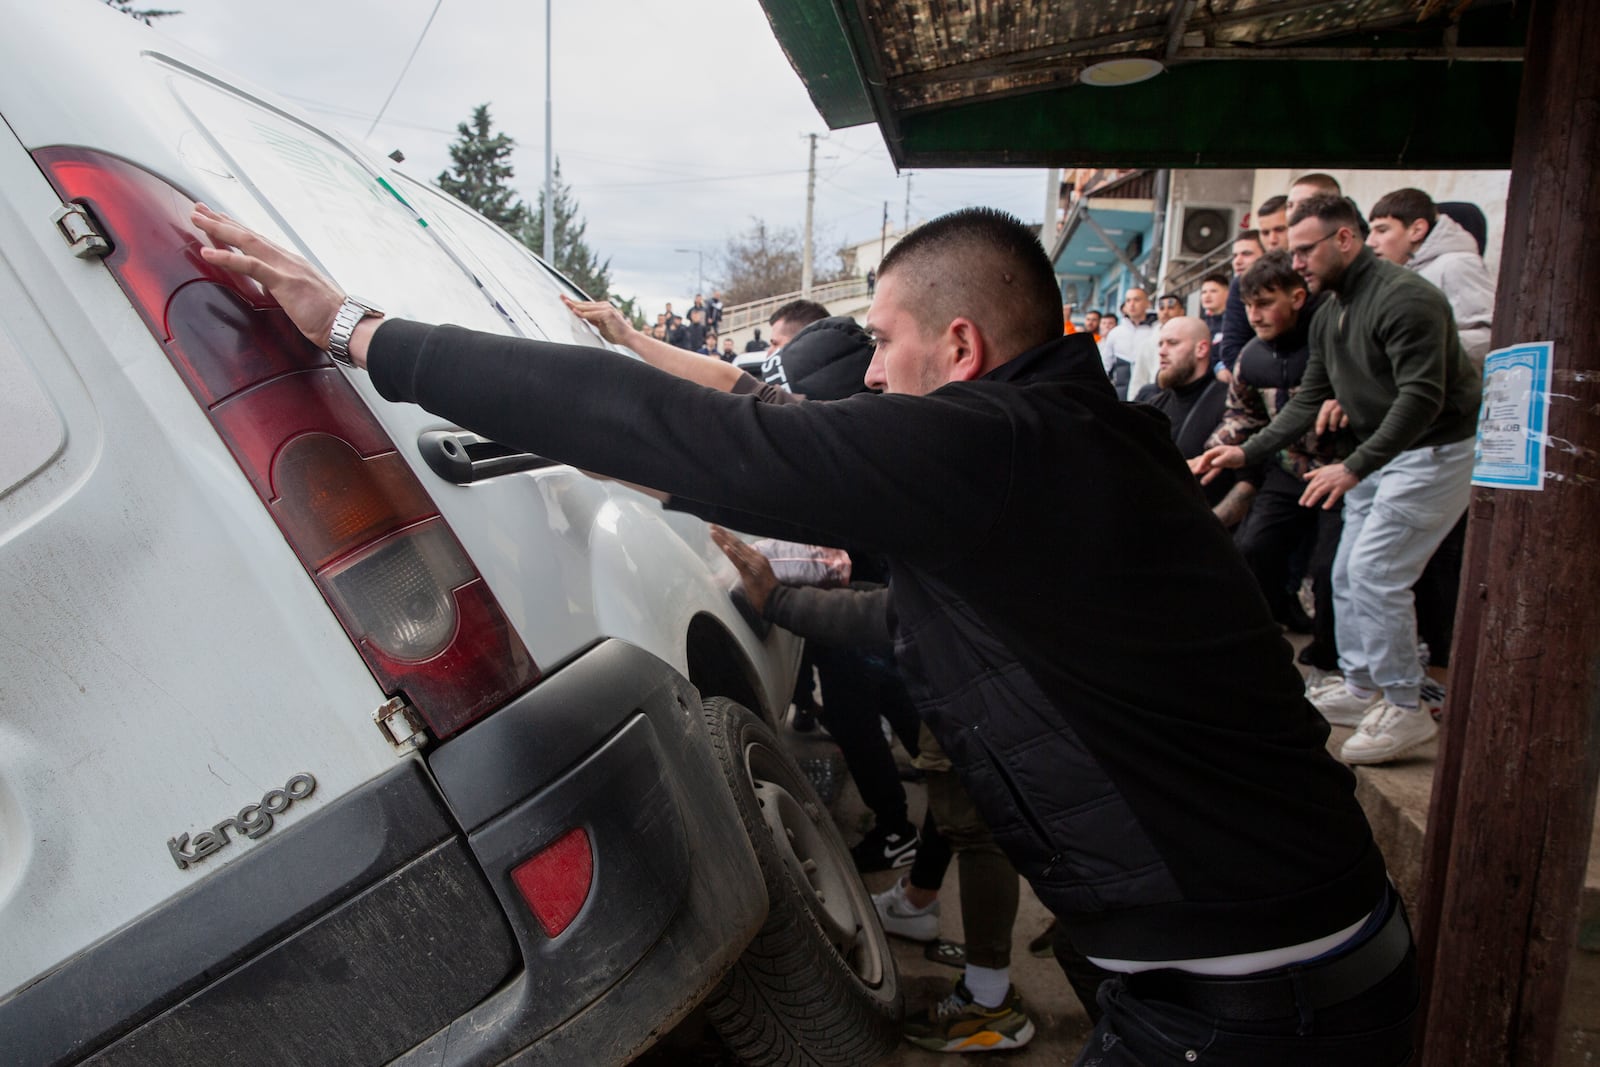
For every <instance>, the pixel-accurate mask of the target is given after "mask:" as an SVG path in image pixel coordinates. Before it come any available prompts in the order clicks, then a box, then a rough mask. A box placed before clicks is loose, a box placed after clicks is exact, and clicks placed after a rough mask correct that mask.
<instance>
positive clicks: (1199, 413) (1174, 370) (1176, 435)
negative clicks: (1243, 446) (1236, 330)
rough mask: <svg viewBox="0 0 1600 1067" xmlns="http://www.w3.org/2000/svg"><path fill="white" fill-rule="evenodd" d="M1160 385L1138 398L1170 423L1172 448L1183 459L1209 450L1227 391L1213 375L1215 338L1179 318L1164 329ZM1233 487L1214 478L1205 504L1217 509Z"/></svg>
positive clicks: (1156, 383) (1194, 323)
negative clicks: (1212, 355)
mask: <svg viewBox="0 0 1600 1067" xmlns="http://www.w3.org/2000/svg"><path fill="white" fill-rule="evenodd" d="M1156 360H1157V365H1158V369H1157V371H1156V380H1155V381H1154V382H1152V383H1150V384H1149V385H1147V386H1145V387H1144V388H1143V389H1141V390H1139V395H1138V396H1136V397H1134V399H1135V400H1137V401H1138V402H1139V403H1141V404H1149V405H1150V406H1151V407H1153V408H1155V409H1156V410H1157V411H1159V412H1161V414H1163V415H1165V416H1166V417H1167V420H1168V421H1169V422H1170V423H1171V424H1172V443H1173V444H1175V445H1177V446H1178V451H1179V452H1181V453H1182V454H1183V458H1184V459H1192V458H1193V457H1195V456H1198V455H1199V454H1200V453H1202V452H1204V451H1205V450H1206V441H1207V440H1208V439H1209V438H1210V437H1211V431H1213V430H1215V429H1216V428H1217V423H1219V422H1221V421H1222V411H1223V408H1224V407H1225V406H1226V404H1227V400H1228V386H1227V385H1226V384H1225V383H1224V382H1221V381H1218V380H1217V376H1216V375H1215V374H1213V373H1212V371H1211V338H1210V337H1209V336H1208V331H1207V330H1206V324H1205V323H1203V322H1201V321H1200V320H1199V319H1191V318H1189V317H1188V316H1179V317H1178V318H1175V319H1168V320H1167V321H1166V322H1164V323H1162V325H1161V334H1160V336H1159V337H1158V338H1157V339H1156ZM1232 486H1233V483H1232V482H1224V481H1223V479H1221V478H1213V479H1212V480H1211V481H1210V482H1209V483H1208V484H1207V485H1205V486H1204V492H1205V495H1206V502H1207V503H1208V504H1211V505H1212V506H1215V505H1216V504H1217V502H1218V501H1220V500H1221V499H1222V498H1223V497H1224V496H1226V495H1227V493H1228V490H1229V489H1230V488H1232Z"/></svg>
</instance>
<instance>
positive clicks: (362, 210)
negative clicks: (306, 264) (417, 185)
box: [171, 69, 510, 333]
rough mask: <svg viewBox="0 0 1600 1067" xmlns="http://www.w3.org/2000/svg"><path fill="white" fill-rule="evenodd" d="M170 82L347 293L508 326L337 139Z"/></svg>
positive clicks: (198, 86)
mask: <svg viewBox="0 0 1600 1067" xmlns="http://www.w3.org/2000/svg"><path fill="white" fill-rule="evenodd" d="M171 86H172V90H173V93H174V94H175V95H176V96H177V98H178V100H179V102H180V103H182V104H183V106H184V107H185V108H186V109H187V110H188V111H189V113H190V114H191V116H193V118H194V120H195V125H196V126H197V127H198V128H199V129H200V130H201V131H202V132H203V133H204V134H205V135H206V137H207V138H208V139H209V140H210V141H211V142H212V146H213V147H214V148H215V149H216V150H217V152H218V153H219V154H221V155H222V157H223V159H224V161H225V162H226V163H227V165H228V167H229V169H230V170H231V171H232V172H233V174H234V175H235V176H237V177H238V178H239V180H240V181H241V182H242V183H243V184H244V185H245V186H246V187H247V189H248V190H249V191H251V192H253V193H255V195H256V197H257V199H258V200H259V201H260V202H261V204H262V205H263V206H264V207H265V208H266V211H267V212H268V213H269V214H270V215H272V216H273V217H274V219H275V221H276V222H277V223H278V226H279V227H281V228H282V230H283V231H285V232H287V233H289V234H291V235H292V236H293V238H294V240H295V241H296V242H297V243H298V244H299V245H300V250H302V251H304V252H306V253H307V254H308V255H309V257H310V258H311V259H313V260H314V261H316V262H317V263H318V264H319V265H320V266H321V267H322V269H323V270H325V271H327V273H328V274H330V275H332V276H333V277H334V278H335V279H336V280H337V281H338V283H339V284H340V285H341V286H343V287H344V289H345V290H346V291H347V292H351V293H354V294H356V295H358V296H360V297H362V298H364V299H366V300H369V301H371V302H373V303H376V304H378V305H379V306H381V307H382V308H383V309H384V310H385V311H387V312H389V313H390V314H391V315H396V316H399V317H402V318H409V319H416V320H419V321H422V322H450V323H455V324H456V325H459V326H466V327H469V328H471V329H477V330H489V331H493V332H496V333H507V332H510V331H509V330H508V327H507V324H506V321H505V318H504V317H503V316H502V315H501V313H500V312H499V311H497V310H496V306H495V302H494V299H493V297H492V296H491V295H489V294H486V293H485V292H484V291H483V290H482V289H480V288H479V286H478V284H477V282H476V281H475V280H474V278H473V275H472V273H471V272H470V270H469V269H466V268H465V267H464V266H463V265H462V264H460V263H458V262H457V261H456V260H455V259H454V258H453V257H452V256H451V255H450V254H449V253H448V252H447V251H446V250H445V249H444V248H443V247H441V245H440V244H439V242H437V241H435V240H434V239H433V238H432V237H431V236H430V235H429V234H428V233H427V230H426V226H427V224H426V222H424V221H423V220H422V219H421V218H419V216H418V214H417V212H416V211H415V210H414V209H413V207H412V206H411V205H410V204H409V203H408V202H407V201H406V200H405V199H404V198H403V197H402V196H401V194H400V192H399V191H398V190H396V189H395V187H394V186H393V184H392V183H390V182H389V181H388V179H387V178H386V177H385V176H380V175H377V174H374V173H372V172H371V171H369V170H368V169H367V168H366V167H365V166H363V165H362V164H361V163H360V162H359V161H358V160H357V158H356V157H355V156H354V155H352V154H351V153H350V152H349V151H347V150H346V149H345V148H344V146H342V145H341V144H339V142H337V141H335V140H333V139H332V138H330V137H328V136H327V135H325V134H323V133H321V132H320V131H318V130H316V129H313V128H312V127H310V126H307V125H305V124H304V123H302V122H300V121H299V120H297V119H295V118H293V117H291V116H289V115H286V114H284V113H283V112H280V111H277V110H275V109H274V108H272V107H271V106H269V105H267V104H265V103H263V102H261V101H257V100H253V99H250V98H247V97H244V96H241V95H238V94H236V93H234V92H232V91H230V90H228V89H224V88H222V87H221V86H218V85H215V84H213V83H210V82H207V81H203V80H201V79H199V78H197V77H194V76H192V75H190V74H188V73H186V72H183V71H180V70H176V69H175V70H173V71H172V74H171ZM217 206H218V207H219V208H221V209H222V210H224V211H227V210H235V211H237V210H240V209H239V208H237V207H233V206H232V205H230V204H219V205H217ZM243 221H245V222H247V223H250V224H254V221H255V220H254V219H253V218H248V217H247V218H245V219H244V220H243ZM274 228H277V227H274Z"/></svg>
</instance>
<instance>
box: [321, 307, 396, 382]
mask: <svg viewBox="0 0 1600 1067" xmlns="http://www.w3.org/2000/svg"><path fill="white" fill-rule="evenodd" d="M373 317H377V318H382V317H383V312H381V311H379V310H378V309H377V308H375V307H373V306H372V305H371V304H368V303H366V302H365V301H362V300H357V299H356V298H355V297H353V296H346V297H345V298H344V303H342V304H340V305H339V311H338V313H337V314H335V315H334V316H333V328H332V329H331V330H330V331H329V332H328V355H330V356H332V357H333V361H334V362H335V363H340V364H343V365H344V366H346V367H353V366H355V362H354V361H353V360H351V358H350V335H351V334H353V333H354V332H355V328H356V324H357V323H358V322H360V321H361V320H362V319H366V318H373Z"/></svg>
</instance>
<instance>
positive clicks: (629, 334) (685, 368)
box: [561, 293, 744, 393]
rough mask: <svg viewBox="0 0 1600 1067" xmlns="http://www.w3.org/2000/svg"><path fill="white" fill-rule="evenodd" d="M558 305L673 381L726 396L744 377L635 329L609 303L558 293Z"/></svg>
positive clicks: (725, 365) (729, 366)
mask: <svg viewBox="0 0 1600 1067" xmlns="http://www.w3.org/2000/svg"><path fill="white" fill-rule="evenodd" d="M561 302H562V303H563V304H565V305H567V310H569V311H571V312H572V313H573V314H574V315H576V316H578V318H580V319H582V320H583V321H584V322H587V323H588V324H589V325H591V326H593V327H594V328H595V329H597V330H599V331H600V336H601V337H603V338H605V339H606V340H607V341H610V342H611V343H612V344H614V345H621V346H622V347H623V348H626V349H627V350H628V351H630V352H632V353H633V354H634V355H636V356H638V357H639V358H640V359H642V360H644V361H645V362H646V363H648V364H650V365H651V366H652V367H655V368H656V369H657V370H664V371H666V372H667V373H668V374H670V375H672V376H673V377H675V378H686V379H688V380H689V381H691V382H697V383H699V384H700V385H706V386H710V387H711V388H712V389H720V390H722V391H723V392H724V393H729V392H732V391H733V386H734V383H735V382H737V381H738V380H739V379H740V378H741V377H743V376H744V371H742V370H740V369H739V368H738V367H735V366H734V365H733V364H732V363H724V362H722V360H720V359H714V358H712V357H709V356H701V355H696V354H695V353H693V352H689V351H686V350H684V349H682V348H677V347H675V346H673V345H669V344H667V342H665V341H660V340H657V339H656V338H654V337H651V336H649V335H648V334H646V333H644V332H643V331H642V330H639V329H636V328H635V327H634V325H633V323H631V322H629V321H628V319H627V316H625V315H623V313H622V312H621V311H618V310H617V308H616V307H615V306H613V305H612V304H611V302H610V301H607V300H573V299H572V298H571V297H569V296H567V295H566V294H565V293H562V294H561Z"/></svg>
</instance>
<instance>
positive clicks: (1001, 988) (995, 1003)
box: [963, 963, 1011, 1008]
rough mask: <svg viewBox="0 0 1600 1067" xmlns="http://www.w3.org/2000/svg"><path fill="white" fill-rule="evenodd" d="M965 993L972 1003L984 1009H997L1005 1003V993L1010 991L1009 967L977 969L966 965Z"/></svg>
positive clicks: (975, 966) (972, 965) (974, 966)
mask: <svg viewBox="0 0 1600 1067" xmlns="http://www.w3.org/2000/svg"><path fill="white" fill-rule="evenodd" d="M963 980H964V981H965V982H966V983H967V992H968V993H971V994H972V1000H973V1003H975V1004H978V1005H979V1006H980V1007H984V1008H998V1007H999V1006H1000V1005H1001V1004H1003V1003H1004V1002H1005V999H1006V993H1007V992H1008V991H1010V989H1011V968H1010V967H979V966H977V965H975V964H971V963H969V964H967V973H966V977H965V978H964V979H963Z"/></svg>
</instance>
